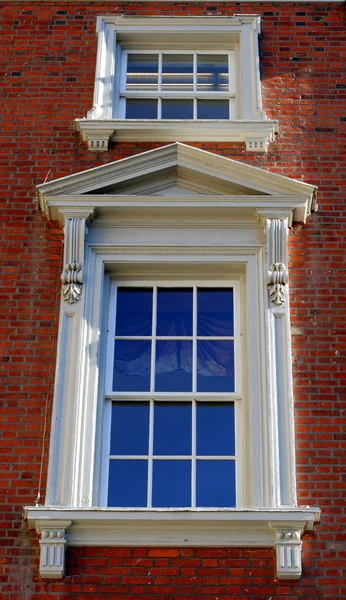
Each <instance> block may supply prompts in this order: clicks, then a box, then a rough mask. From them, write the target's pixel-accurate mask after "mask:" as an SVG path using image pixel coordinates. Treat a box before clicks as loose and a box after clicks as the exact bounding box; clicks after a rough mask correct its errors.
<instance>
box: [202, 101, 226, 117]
mask: <svg viewBox="0 0 346 600" xmlns="http://www.w3.org/2000/svg"><path fill="white" fill-rule="evenodd" d="M197 119H219V120H220V119H229V100H198V101H197Z"/></svg>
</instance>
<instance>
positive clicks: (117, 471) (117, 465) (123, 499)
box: [108, 459, 148, 507]
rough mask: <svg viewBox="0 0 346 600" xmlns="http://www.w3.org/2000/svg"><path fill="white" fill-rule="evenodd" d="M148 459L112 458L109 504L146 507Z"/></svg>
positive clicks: (110, 463)
mask: <svg viewBox="0 0 346 600" xmlns="http://www.w3.org/2000/svg"><path fill="white" fill-rule="evenodd" d="M147 481H148V461H147V460H114V459H112V460H110V461H109V484H108V506H118V507H146V505H147Z"/></svg>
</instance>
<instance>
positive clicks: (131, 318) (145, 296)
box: [115, 287, 153, 336]
mask: <svg viewBox="0 0 346 600" xmlns="http://www.w3.org/2000/svg"><path fill="white" fill-rule="evenodd" d="M152 307H153V290H152V288H130V287H119V288H118V289H117V312H116V327H115V335H122V336H123V335H124V336H125V335H126V336H137V335H151V332H152V326H151V323H152V310H153V308H152Z"/></svg>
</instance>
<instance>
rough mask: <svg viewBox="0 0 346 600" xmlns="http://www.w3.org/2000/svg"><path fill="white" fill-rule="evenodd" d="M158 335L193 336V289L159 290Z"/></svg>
mask: <svg viewBox="0 0 346 600" xmlns="http://www.w3.org/2000/svg"><path fill="white" fill-rule="evenodd" d="M156 333H157V335H171V336H179V335H185V336H186V335H192V289H188V288H161V289H158V290H157V326H156Z"/></svg>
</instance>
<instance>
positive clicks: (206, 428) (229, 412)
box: [197, 402, 235, 456]
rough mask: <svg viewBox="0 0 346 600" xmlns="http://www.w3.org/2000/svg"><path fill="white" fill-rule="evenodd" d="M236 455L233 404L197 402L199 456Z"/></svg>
mask: <svg viewBox="0 0 346 600" xmlns="http://www.w3.org/2000/svg"><path fill="white" fill-rule="evenodd" d="M234 454H235V446H234V404H233V402H232V403H226V402H197V455H199V456H234Z"/></svg>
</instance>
